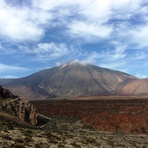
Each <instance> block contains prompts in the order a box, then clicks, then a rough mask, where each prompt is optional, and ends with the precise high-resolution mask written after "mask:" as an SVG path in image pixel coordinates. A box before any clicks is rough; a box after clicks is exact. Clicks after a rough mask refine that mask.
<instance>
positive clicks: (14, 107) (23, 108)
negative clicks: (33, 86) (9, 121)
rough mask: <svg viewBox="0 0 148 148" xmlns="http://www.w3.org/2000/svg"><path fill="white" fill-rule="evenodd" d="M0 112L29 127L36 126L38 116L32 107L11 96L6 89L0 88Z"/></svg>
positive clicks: (26, 102)
mask: <svg viewBox="0 0 148 148" xmlns="http://www.w3.org/2000/svg"><path fill="white" fill-rule="evenodd" d="M0 112H4V113H8V114H10V115H12V116H15V117H17V118H19V119H20V120H22V121H23V122H25V123H28V124H31V125H37V124H38V114H37V111H36V108H35V107H34V105H32V104H30V103H29V102H28V101H26V100H22V99H21V98H19V97H18V96H15V95H13V94H12V93H11V92H10V91H9V90H8V89H4V88H2V87H1V86H0Z"/></svg>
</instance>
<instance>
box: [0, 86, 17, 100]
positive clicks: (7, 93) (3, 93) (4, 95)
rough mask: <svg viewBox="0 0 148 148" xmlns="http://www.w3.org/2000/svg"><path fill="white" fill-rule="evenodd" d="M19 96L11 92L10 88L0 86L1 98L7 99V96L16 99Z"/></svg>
mask: <svg viewBox="0 0 148 148" xmlns="http://www.w3.org/2000/svg"><path fill="white" fill-rule="evenodd" d="M17 97H18V96H16V95H14V94H13V93H11V92H10V91H9V90H8V89H4V88H3V87H2V86H0V98H1V99H7V98H11V99H15V98H17Z"/></svg>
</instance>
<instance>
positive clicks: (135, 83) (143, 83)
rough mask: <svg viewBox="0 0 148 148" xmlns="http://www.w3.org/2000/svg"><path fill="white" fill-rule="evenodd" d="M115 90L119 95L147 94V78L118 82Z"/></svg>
mask: <svg viewBox="0 0 148 148" xmlns="http://www.w3.org/2000/svg"><path fill="white" fill-rule="evenodd" d="M116 92H118V93H119V94H120V95H148V78H147V79H135V80H130V81H128V82H123V83H121V84H119V86H118V88H117V90H116Z"/></svg>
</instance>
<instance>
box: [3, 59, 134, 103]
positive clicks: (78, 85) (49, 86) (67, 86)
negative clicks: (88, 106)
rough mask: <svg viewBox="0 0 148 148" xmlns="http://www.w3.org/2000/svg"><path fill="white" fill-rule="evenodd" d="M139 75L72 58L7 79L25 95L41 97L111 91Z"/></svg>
mask: <svg viewBox="0 0 148 148" xmlns="http://www.w3.org/2000/svg"><path fill="white" fill-rule="evenodd" d="M129 79H130V80H131V79H136V78H135V77H133V76H131V75H129V74H126V73H123V72H120V71H115V70H111V69H107V68H101V67H98V66H94V65H90V64H88V65H83V64H81V63H79V62H76V61H75V62H74V61H72V62H69V63H66V64H64V65H61V66H58V67H54V68H51V69H47V70H43V71H40V72H37V73H34V74H32V75H30V76H28V77H24V78H19V79H15V80H12V81H11V82H10V81H9V82H8V83H5V84H4V86H5V87H6V88H8V89H10V90H11V91H12V92H13V93H15V94H17V95H19V96H20V97H21V98H23V99H24V98H27V99H28V100H37V99H38V100H40V99H46V98H54V97H64V98H65V97H79V96H97V95H109V94H113V93H114V92H115V89H116V87H117V86H118V85H119V84H120V83H121V82H123V81H126V80H129Z"/></svg>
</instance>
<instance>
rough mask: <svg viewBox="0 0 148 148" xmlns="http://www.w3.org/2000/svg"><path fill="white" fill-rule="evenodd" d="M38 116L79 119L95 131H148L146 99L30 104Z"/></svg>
mask: <svg viewBox="0 0 148 148" xmlns="http://www.w3.org/2000/svg"><path fill="white" fill-rule="evenodd" d="M32 103H33V104H34V105H35V106H36V107H37V110H38V112H39V113H40V114H44V115H47V116H50V117H52V116H58V117H68V118H75V119H80V120H82V121H83V122H84V124H85V125H86V126H89V127H92V128H94V129H97V130H99V131H108V132H122V133H146V132H148V99H128V98H127V100H126V99H125V100H124V99H122V100H117V99H116V100H113V99H112V100H107V99H106V100H44V101H43V100H42V101H32Z"/></svg>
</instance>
